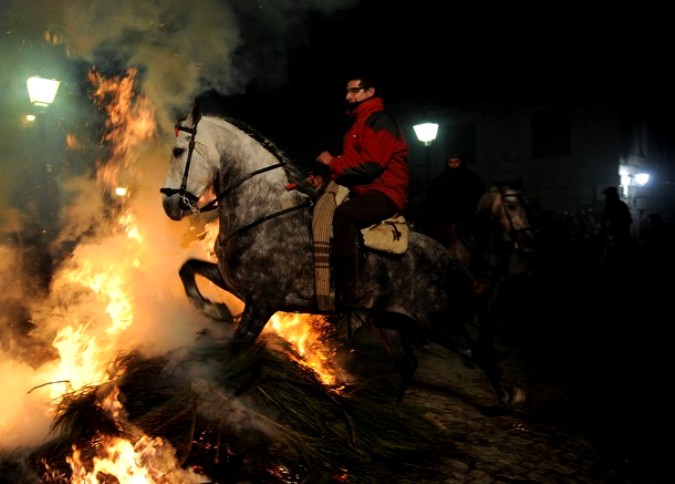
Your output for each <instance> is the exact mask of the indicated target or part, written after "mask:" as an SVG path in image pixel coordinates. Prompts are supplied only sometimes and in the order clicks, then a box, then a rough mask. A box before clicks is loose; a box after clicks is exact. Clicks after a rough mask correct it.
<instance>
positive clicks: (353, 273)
mask: <svg viewBox="0 0 675 484" xmlns="http://www.w3.org/2000/svg"><path fill="white" fill-rule="evenodd" d="M398 212H399V210H398V207H397V206H396V204H394V202H393V201H392V200H391V199H389V197H387V196H386V195H385V194H383V193H381V192H378V191H372V192H367V193H364V194H363V195H359V196H358V197H354V198H353V199H350V200H348V201H346V202H343V203H342V204H340V205H339V206H338V207H337V208H336V209H335V214H334V215H333V238H334V247H333V251H334V256H335V257H334V260H335V276H336V283H337V287H338V288H339V291H338V298H337V299H338V300H339V303H338V305H339V306H341V307H342V309H350V308H355V307H357V306H358V305H359V291H360V289H359V286H360V285H361V269H362V262H363V259H362V257H363V254H362V253H361V252H360V250H359V249H360V248H361V246H362V245H363V236H362V235H361V229H362V228H365V227H369V226H371V225H373V224H375V223H377V222H380V221H382V220H384V219H386V218H389V217H392V216H394V215H396V213H398Z"/></svg>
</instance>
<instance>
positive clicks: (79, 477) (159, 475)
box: [66, 435, 211, 484]
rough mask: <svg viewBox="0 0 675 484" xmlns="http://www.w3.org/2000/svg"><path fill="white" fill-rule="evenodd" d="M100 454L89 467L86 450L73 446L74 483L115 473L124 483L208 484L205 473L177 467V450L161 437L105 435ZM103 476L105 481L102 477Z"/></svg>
mask: <svg viewBox="0 0 675 484" xmlns="http://www.w3.org/2000/svg"><path fill="white" fill-rule="evenodd" d="M97 450H99V451H100V455H97V456H95V457H94V458H93V459H92V462H91V465H90V466H91V469H87V467H88V466H86V465H85V464H84V462H83V459H82V451H81V450H80V449H78V448H77V447H75V446H73V454H72V456H71V457H68V458H67V459H66V460H67V462H68V464H69V465H70V467H71V469H72V470H73V474H72V477H71V481H70V482H71V483H73V484H99V483H100V482H109V481H108V480H107V479H105V477H104V476H114V477H116V478H117V481H116V482H119V483H120V484H136V483H138V484H146V483H171V482H181V483H186V484H188V483H206V482H210V481H211V480H210V479H207V478H206V477H205V476H200V475H198V474H196V473H195V472H194V471H192V470H191V469H189V470H184V469H181V468H180V467H178V466H177V464H176V462H177V460H176V458H175V450H174V449H173V447H172V446H171V444H169V443H168V442H165V441H164V440H163V439H161V438H159V437H154V438H151V437H148V436H146V435H142V436H141V437H139V438H138V439H137V440H136V441H135V443H132V442H131V441H130V440H127V439H124V438H120V437H109V436H101V437H100V440H99V442H98V443H97ZM101 479H103V480H101Z"/></svg>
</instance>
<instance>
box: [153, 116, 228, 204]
mask: <svg viewBox="0 0 675 484" xmlns="http://www.w3.org/2000/svg"><path fill="white" fill-rule="evenodd" d="M197 122H199V121H197ZM175 128H176V136H178V132H179V131H185V132H186V133H189V134H190V141H189V142H188V155H187V161H186V162H185V170H184V171H183V179H182V180H181V183H180V188H168V187H164V188H160V189H159V192H160V193H161V194H163V195H166V196H167V197H171V196H173V195H176V194H178V196H179V197H180V198H179V201H178V204H179V207H180V208H181V210H190V212H191V213H193V214H195V213H199V212H202V211H204V208H205V207H202V208H199V207H198V206H197V203H198V202H199V197H198V196H197V195H195V194H194V193H192V192H189V191H188V189H187V180H188V173H189V172H190V163H191V162H192V153H194V151H195V138H196V137H197V123H195V126H194V128H188V127H187V126H183V125H181V124H180V123H176V125H175ZM209 203H211V202H209ZM213 208H215V203H214V204H213V207H212V208H209V209H208V210H212V209H213Z"/></svg>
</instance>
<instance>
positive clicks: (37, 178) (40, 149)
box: [26, 76, 61, 235]
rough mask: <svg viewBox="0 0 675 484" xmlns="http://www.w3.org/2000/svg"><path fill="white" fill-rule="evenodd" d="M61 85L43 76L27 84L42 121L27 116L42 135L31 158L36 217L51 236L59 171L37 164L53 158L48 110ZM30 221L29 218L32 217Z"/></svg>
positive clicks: (29, 79) (35, 77) (49, 165)
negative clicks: (36, 124)
mask: <svg viewBox="0 0 675 484" xmlns="http://www.w3.org/2000/svg"><path fill="white" fill-rule="evenodd" d="M60 85H61V83H60V82H59V81H57V80H56V79H47V78H44V77H40V76H31V77H29V78H28V79H27V80H26V87H27V89H28V97H29V99H30V102H31V104H32V105H33V106H35V107H37V108H38V111H39V114H38V116H39V119H38V118H37V117H36V116H35V114H37V113H34V114H31V115H28V116H26V119H27V120H28V121H29V122H37V123H38V126H39V128H38V129H39V131H38V132H37V133H35V134H37V135H38V136H39V138H40V139H38V140H36V141H35V143H34V147H35V150H36V151H34V152H33V156H32V157H31V160H30V164H29V165H28V169H29V171H30V172H31V173H30V175H31V177H34V179H33V181H32V183H33V186H32V187H31V190H34V191H35V193H34V197H33V198H34V200H33V201H34V202H35V205H36V208H37V214H35V216H37V217H38V220H39V223H40V225H42V233H44V234H48V235H51V233H52V230H53V229H55V223H56V220H57V219H58V216H57V215H58V188H57V185H56V183H57V182H56V179H55V176H58V170H56V167H55V166H54V164H53V162H50V161H49V160H44V162H38V160H40V159H44V158H45V157H47V156H49V157H52V156H54V153H53V150H52V143H50V139H49V138H50V137H49V136H48V134H49V133H48V132H47V126H46V124H47V119H46V116H47V109H48V108H49V106H51V105H52V103H53V102H54V99H55V98H56V93H57V92H58V90H59V86H60ZM29 217H30V215H29Z"/></svg>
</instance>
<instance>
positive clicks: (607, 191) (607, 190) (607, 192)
mask: <svg viewBox="0 0 675 484" xmlns="http://www.w3.org/2000/svg"><path fill="white" fill-rule="evenodd" d="M602 193H604V194H605V195H610V194H611V195H618V194H619V192H617V190H616V187H607V188H605V189H604V190H603V191H602Z"/></svg>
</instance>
